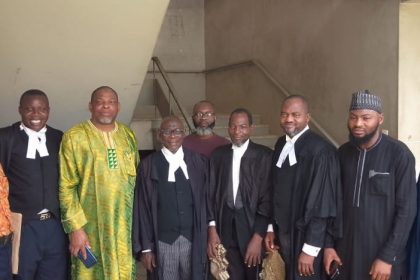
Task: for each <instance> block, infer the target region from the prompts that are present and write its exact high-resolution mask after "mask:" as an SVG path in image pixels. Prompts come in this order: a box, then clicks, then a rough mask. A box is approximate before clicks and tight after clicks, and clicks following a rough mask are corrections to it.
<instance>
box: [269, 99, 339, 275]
mask: <svg viewBox="0 0 420 280" xmlns="http://www.w3.org/2000/svg"><path fill="white" fill-rule="evenodd" d="M309 120H310V115H309V106H308V103H307V101H306V99H305V98H304V97H303V96H300V95H292V96H289V97H287V98H286V99H285V100H284V101H283V104H282V107H281V114H280V124H281V126H282V128H283V130H284V132H285V134H286V135H284V136H282V137H280V138H279V140H278V141H277V143H276V146H275V150H274V157H273V162H272V176H273V222H274V225H273V226H274V228H273V226H271V225H270V226H269V229H268V233H267V236H266V239H265V245H266V248H267V249H268V250H273V249H276V246H277V245H275V244H278V245H279V246H280V248H279V251H280V254H281V256H282V257H283V259H284V262H285V264H286V279H287V280H295V279H324V278H325V273H323V266H322V248H323V247H324V240H325V237H326V235H327V229H328V228H330V227H328V224H329V223H330V221H331V219H333V218H334V217H336V215H337V213H339V211H338V210H339V203H340V201H339V199H338V197H339V193H338V192H339V190H340V188H339V185H340V182H339V178H340V177H339V174H340V173H339V163H338V156H337V152H336V149H335V148H334V147H333V146H332V145H331V144H330V143H328V142H327V141H325V140H324V139H322V138H321V137H320V136H318V135H317V134H316V133H314V132H313V131H312V130H310V129H309V126H308V123H309ZM331 228H332V227H331ZM333 234H334V235H335V234H336V233H335V232H333ZM275 237H276V239H277V242H276V243H275Z"/></svg>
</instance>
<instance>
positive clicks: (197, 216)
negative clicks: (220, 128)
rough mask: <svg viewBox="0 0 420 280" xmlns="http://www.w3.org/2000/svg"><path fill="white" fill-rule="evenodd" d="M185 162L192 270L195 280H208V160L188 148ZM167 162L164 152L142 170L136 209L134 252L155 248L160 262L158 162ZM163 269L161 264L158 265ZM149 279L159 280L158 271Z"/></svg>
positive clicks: (136, 189)
mask: <svg viewBox="0 0 420 280" xmlns="http://www.w3.org/2000/svg"><path fill="white" fill-rule="evenodd" d="M183 151H184V161H185V163H186V165H187V170H188V176H189V180H190V183H191V191H192V196H193V204H194V205H193V211H194V213H193V214H194V220H193V240H192V253H191V254H192V256H191V268H192V274H191V279H192V280H202V279H206V272H207V271H206V269H207V251H206V248H207V223H206V195H205V194H206V189H207V187H208V161H207V159H206V158H205V157H204V156H202V155H200V154H198V153H195V152H192V151H190V150H188V149H185V148H184V149H183ZM158 160H166V159H165V158H164V156H163V154H162V152H161V151H158V152H155V153H153V154H151V155H149V156H148V157H146V158H145V159H144V160H143V161H142V162H141V164H140V165H139V167H138V170H137V181H136V188H135V197H134V208H133V253H134V254H135V256H136V257H137V258H138V257H139V256H140V255H141V251H142V250H146V249H151V250H152V252H153V253H154V254H155V256H156V262H158V256H157V255H158V254H159V252H158V251H157V243H158V240H159V238H158V228H157V225H158V221H157V215H158V213H157V209H158V189H157V186H158V182H159V180H162V179H163V180H167V179H168V178H167V177H166V178H159V177H158V170H157V161H158ZM157 266H159V263H157ZM148 279H159V276H158V270H157V268H156V269H155V270H154V272H153V273H148Z"/></svg>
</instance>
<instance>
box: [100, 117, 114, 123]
mask: <svg viewBox="0 0 420 280" xmlns="http://www.w3.org/2000/svg"><path fill="white" fill-rule="evenodd" d="M98 121H99V123H100V124H103V125H107V124H113V123H114V118H110V117H102V118H99V119H98Z"/></svg>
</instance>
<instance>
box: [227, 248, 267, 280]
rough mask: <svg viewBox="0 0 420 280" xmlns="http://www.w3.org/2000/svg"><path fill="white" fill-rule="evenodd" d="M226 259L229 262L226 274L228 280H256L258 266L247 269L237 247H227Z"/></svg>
mask: <svg viewBox="0 0 420 280" xmlns="http://www.w3.org/2000/svg"><path fill="white" fill-rule="evenodd" d="M226 259H227V260H228V262H229V266H228V273H229V276H230V278H229V279H230V280H257V279H258V273H259V266H253V267H248V266H247V265H246V264H245V263H244V257H243V256H242V254H241V252H240V251H239V248H238V247H228V248H227V252H226Z"/></svg>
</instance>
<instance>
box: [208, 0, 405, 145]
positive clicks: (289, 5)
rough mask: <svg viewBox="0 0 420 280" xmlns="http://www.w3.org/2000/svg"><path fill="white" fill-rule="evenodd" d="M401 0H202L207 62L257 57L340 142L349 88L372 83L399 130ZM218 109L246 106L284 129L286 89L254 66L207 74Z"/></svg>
mask: <svg viewBox="0 0 420 280" xmlns="http://www.w3.org/2000/svg"><path fill="white" fill-rule="evenodd" d="M398 9H399V3H398V1H383V0H372V1H363V0H357V1H345V0H334V1H332V0H319V1H304V0H296V1H287V0H277V1H274V0H261V1H253V0H230V1H215V0H208V1H206V2H205V28H206V29H205V30H206V67H207V68H213V67H216V66H220V65H226V64H230V63H234V62H237V61H241V60H248V59H257V60H259V61H260V62H261V63H262V64H263V65H265V67H266V68H267V69H268V70H269V71H270V72H271V73H272V74H273V76H274V77H275V78H276V79H277V80H278V81H279V82H280V83H282V84H283V86H284V87H285V88H286V89H288V91H289V92H290V93H292V94H303V95H305V96H306V97H307V98H308V100H309V102H310V104H311V107H312V115H313V116H314V117H315V118H316V119H317V120H318V121H319V122H320V123H321V124H322V125H323V126H324V127H325V129H326V130H327V132H329V133H330V134H331V135H333V136H334V138H335V139H337V140H338V142H340V143H342V142H344V141H346V139H347V134H348V133H347V128H346V118H347V111H348V105H349V101H350V95H351V93H352V92H353V91H355V90H358V89H365V88H368V89H371V90H372V91H374V92H375V93H377V94H378V95H380V96H381V97H382V98H383V100H384V103H385V115H386V121H385V125H384V128H385V129H388V130H389V131H390V134H391V135H393V136H396V135H397V125H398V122H397V108H396V106H395V104H397V101H398V99H397V90H398ZM206 88H207V96H208V98H209V99H212V100H213V101H215V102H216V104H217V105H218V107H219V108H218V109H219V111H220V110H222V111H226V112H229V111H230V110H231V109H232V108H233V107H237V106H246V107H248V108H250V109H251V110H253V111H254V112H255V113H259V114H261V115H262V120H263V122H266V123H269V124H270V129H271V130H272V132H274V133H280V129H279V125H278V115H279V106H280V102H281V100H282V99H283V96H282V95H281V94H279V92H278V90H276V89H275V87H273V86H272V84H270V82H269V81H268V80H267V79H266V78H265V77H264V76H262V74H260V73H259V72H258V71H257V70H256V69H252V67H244V68H241V69H234V70H229V71H224V72H217V73H212V74H208V75H207V79H206Z"/></svg>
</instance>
